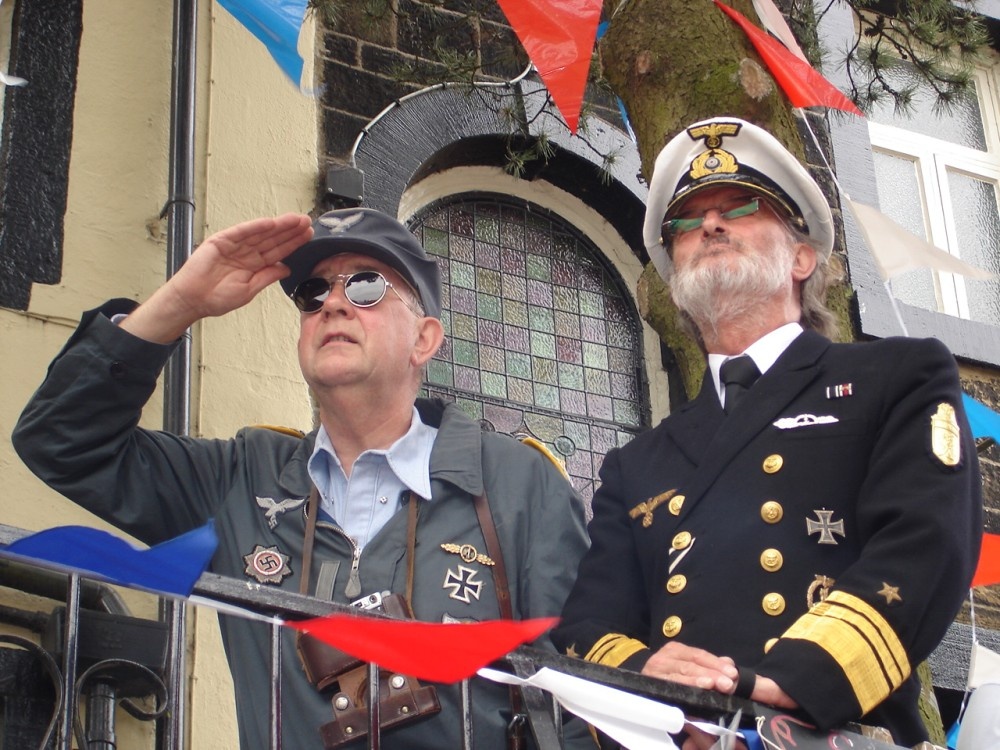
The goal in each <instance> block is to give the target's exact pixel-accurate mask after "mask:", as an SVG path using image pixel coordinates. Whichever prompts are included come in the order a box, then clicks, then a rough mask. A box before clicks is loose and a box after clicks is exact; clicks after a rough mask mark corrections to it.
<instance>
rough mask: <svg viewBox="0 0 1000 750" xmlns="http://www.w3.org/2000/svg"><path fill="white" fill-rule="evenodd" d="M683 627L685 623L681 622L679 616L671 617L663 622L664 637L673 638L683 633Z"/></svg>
mask: <svg viewBox="0 0 1000 750" xmlns="http://www.w3.org/2000/svg"><path fill="white" fill-rule="evenodd" d="M683 625H684V623H683V622H681V618H679V617H678V616H677V615H671V616H670V617H668V618H667V619H666V620H664V621H663V635H665V636H667V638H673V637H674V636H675V635H677V634H678V633H679V632H681V627H682V626H683Z"/></svg>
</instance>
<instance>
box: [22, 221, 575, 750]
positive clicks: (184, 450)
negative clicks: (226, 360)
mask: <svg viewBox="0 0 1000 750" xmlns="http://www.w3.org/2000/svg"><path fill="white" fill-rule="evenodd" d="M279 280H280V282H281V285H282V287H283V288H284V290H285V292H286V293H287V294H288V295H289V296H290V297H291V298H292V301H294V303H295V305H296V306H297V307H298V309H299V311H300V312H301V318H300V326H299V337H298V355H299V364H300V366H301V369H302V373H303V376H304V378H305V380H306V382H307V383H308V384H309V386H310V388H311V390H312V392H313V394H314V395H315V399H316V402H317V404H318V407H319V425H318V427H317V429H315V430H313V431H312V432H310V433H309V434H308V435H304V436H303V435H301V434H289V433H287V432H282V431H275V430H272V429H259V428H247V429H244V430H241V431H240V432H239V433H238V434H237V435H236V436H235V437H234V438H232V439H228V440H208V439H199V438H187V437H179V436H177V435H172V434H169V433H166V432H161V431H156V430H146V429H141V428H139V427H137V424H138V422H139V416H140V413H141V411H142V408H143V405H144V404H145V402H146V400H147V399H148V398H149V396H150V394H152V392H153V390H154V387H155V385H156V380H157V377H158V375H159V372H160V369H161V368H162V367H163V365H164V363H165V362H166V361H167V358H168V356H169V355H170V353H171V352H172V351H173V349H174V347H175V344H176V342H177V340H178V338H179V337H180V336H181V335H182V334H183V333H184V331H185V330H187V328H188V327H189V326H191V325H192V324H193V323H195V322H196V321H197V320H200V319H202V318H205V317H208V316H214V315H223V314H225V313H228V312H229V311H231V310H234V309H236V308H238V307H241V306H242V305H245V304H247V303H248V302H250V300H252V299H253V298H254V297H255V296H256V295H257V294H258V293H259V292H260V291H261V290H263V289H264V288H265V287H266V286H268V285H269V284H272V283H273V282H275V281H279ZM440 318H441V282H440V276H439V272H438V267H437V264H436V262H435V260H434V259H433V258H429V257H428V256H427V254H426V253H425V252H424V249H423V247H421V245H420V243H419V242H417V240H416V238H415V237H414V236H413V235H412V234H411V233H410V232H409V231H408V230H407V229H406V227H404V226H403V225H402V224H400V223H399V222H398V221H396V220H395V219H393V218H392V217H390V216H387V215H385V214H383V213H380V212H378V211H374V210H371V209H366V208H362V209H345V210H339V211H330V212H328V213H325V214H323V215H322V216H320V217H319V218H318V219H317V220H316V221H315V222H313V224H312V227H310V220H309V217H308V216H304V215H299V214H286V215H284V216H280V217H277V218H273V219H257V220H254V221H249V222H245V223H243V224H238V225H236V226H234V227H230V228H228V229H224V230H222V231H220V232H218V233H216V234H214V235H212V236H210V237H208V238H207V239H206V240H205V241H204V242H203V243H202V245H201V246H200V247H199V248H198V249H197V250H196V251H195V252H194V253H193V254H192V256H191V258H190V259H189V260H188V261H187V262H186V263H185V264H184V266H183V267H182V268H181V269H180V270H179V271H178V273H176V274H175V275H174V276H173V277H172V278H171V279H170V280H169V281H167V282H166V284H164V285H163V286H161V287H160V288H159V289H158V290H157V291H156V292H154V294H153V295H152V296H151V297H150V298H149V299H148V300H147V301H146V302H144V303H143V304H142V305H139V306H138V307H137V306H136V305H135V303H134V302H131V301H129V300H113V301H111V302H108V303H107V304H105V305H104V306H102V307H101V308H99V309H97V310H93V311H90V312H88V313H86V314H85V315H84V317H83V320H82V321H81V323H80V327H79V328H78V329H77V331H76V333H74V335H73V336H72V338H71V339H70V341H69V343H67V345H66V347H65V348H64V349H63V351H62V352H61V353H60V354H59V356H58V357H57V358H56V359H55V361H54V362H53V363H52V365H51V367H50V368H49V371H48V374H47V376H46V378H45V381H44V382H43V383H42V385H41V387H40V388H39V390H38V391H37V392H36V393H35V395H34V396H33V397H32V399H31V402H30V403H29V404H28V406H27V407H26V408H25V411H24V413H23V414H22V416H21V419H20V421H19V422H18V425H17V428H16V429H15V432H14V436H13V442H14V446H15V448H16V449H17V451H18V453H19V454H20V455H21V457H22V458H23V459H24V461H25V463H26V464H27V465H28V466H29V467H30V468H31V469H32V470H33V471H34V472H35V473H36V474H37V475H38V476H39V477H41V478H42V479H43V480H44V481H45V482H47V483H48V484H49V485H50V486H52V487H53V488H55V489H57V490H59V491H60V492H62V493H63V494H65V495H66V496H67V497H69V498H70V499H71V500H73V501H75V502H77V503H79V504H80V505H82V506H84V507H86V508H88V509H89V510H91V511H92V512H94V513H96V514H97V515H98V516H101V517H102V518H105V519H107V520H108V521H109V522H111V523H114V524H116V525H117V526H119V527H120V528H122V529H125V530H127V531H128V532H130V533H132V534H133V535H135V536H136V537H138V538H139V539H142V540H143V541H145V542H148V543H150V544H152V543H157V542H161V541H164V540H166V539H169V538H171V537H173V536H176V535H178V534H181V533H183V532H185V531H188V530H190V529H191V528H193V527H196V526H199V525H202V524H204V523H206V522H207V521H208V520H209V519H210V518H214V519H215V528H216V531H217V533H218V536H219V548H218V550H217V551H216V554H215V557H214V558H213V561H212V570H213V571H214V572H217V573H220V574H223V575H227V576H233V577H235V578H239V579H243V580H245V581H246V582H247V583H248V584H251V585H259V586H261V587H264V588H269V587H273V588H280V589H283V590H287V591H292V592H298V591H301V592H302V593H306V594H310V595H313V596H316V597H319V598H322V599H327V600H331V601H335V602H339V603H345V604H346V603H350V602H355V601H357V602H358V603H368V602H373V603H374V602H377V601H379V600H380V598H381V597H382V594H383V593H392V594H396V595H402V596H405V597H406V599H407V600H408V604H409V606H410V608H411V609H412V613H413V615H414V616H415V617H416V618H417V619H421V620H427V621H432V622H470V621H477V620H486V619H498V618H500V617H514V618H528V617H543V616H553V615H556V614H558V612H559V611H560V609H561V607H562V605H563V603H564V601H565V598H566V595H567V593H568V592H569V589H570V586H571V584H572V581H573V576H574V575H575V573H576V568H577V563H578V562H579V559H580V557H581V555H582V554H583V551H584V549H585V548H586V544H587V542H586V533H585V530H584V523H583V507H582V503H581V502H580V500H579V498H578V497H577V496H576V495H575V493H574V492H573V489H572V487H571V486H570V484H569V483H568V482H567V481H566V480H565V479H564V478H563V476H561V475H560V473H559V471H558V470H557V468H556V467H555V466H554V465H553V463H552V462H550V461H549V460H547V459H546V458H545V457H544V456H543V455H542V454H541V453H539V452H538V451H536V450H533V449H531V448H528V447H526V446H524V445H521V444H519V443H518V442H517V441H515V440H513V439H512V438H510V437H507V436H504V435H497V434H495V433H483V432H482V431H481V429H480V426H479V424H478V423H476V422H474V421H472V420H471V419H469V418H468V417H466V416H465V415H464V414H463V412H462V411H461V409H460V408H459V407H458V406H457V405H456V404H445V403H443V402H441V401H432V400H427V399H418V398H417V395H418V392H419V390H420V385H421V381H422V374H423V369H424V366H425V365H426V363H427V362H428V361H429V360H430V359H431V357H432V356H433V355H434V353H435V352H436V351H437V349H438V347H439V346H440V345H441V342H442V338H443V335H444V332H443V327H442V324H441V320H440ZM501 594H502V596H501ZM404 613H405V609H402V610H400V608H399V607H398V606H397V607H396V611H392V610H390V614H397V615H398V614H404ZM221 625H222V633H223V639H224V641H225V645H226V650H227V654H228V656H229V662H230V668H231V670H232V672H233V681H234V683H235V686H236V706H237V712H238V715H239V725H240V739H241V745H242V747H244V748H246V749H247V750H259V748H263V747H267V746H268V744H269V742H268V739H269V736H268V733H269V725H268V701H269V690H268V688H269V684H270V677H271V675H270V669H269V664H270V658H269V656H270V645H269V632H268V628H267V627H266V626H264V625H262V624H260V623H255V622H250V621H248V620H245V619H242V618H234V617H224V618H222V619H221ZM538 645H540V646H542V647H546V646H547V647H548V648H551V644H550V643H549V642H548V639H547V638H546V639H543V641H542V642H541V643H539V644H538ZM283 651H284V653H283V656H282V663H283V665H284V673H283V683H282V709H281V717H280V718H281V733H282V736H281V744H282V746H283V747H285V748H292V749H294V750H299V749H300V748H317V749H318V748H338V747H341V746H342V745H343V744H345V742H346V741H347V740H351V739H352V738H356V739H355V744H353V745H352V746H353V747H359V746H362V742H361V741H360V740H361V738H362V736H363V735H364V733H365V731H366V727H367V710H365V708H364V706H361V705H359V703H360V702H359V701H358V700H357V698H358V696H359V695H362V696H364V695H366V689H365V688H364V685H363V684H362V683H361V680H363V678H364V673H365V667H364V666H363V665H360V666H359V665H358V664H357V663H354V664H350V663H349V662H350V660H349V659H348V658H346V656H345V655H343V654H340V655H339V656H338V655H337V654H330V653H328V652H326V651H322V650H321V651H319V652H317V651H315V650H310V651H309V653H310V654H313V656H314V658H310V659H306V660H304V661H306V664H305V666H306V667H308V668H309V677H310V680H307V679H306V672H304V671H303V666H302V665H300V664H299V659H298V656H297V653H296V648H295V643H294V640H293V636H292V635H290V634H289V633H286V634H285V635H284V636H283ZM359 670H360V671H359ZM310 681H311V682H312V683H314V684H316V685H318V687H314V684H310ZM387 682H388V684H387V685H386V686H384V687H383V690H382V694H381V697H382V699H383V700H384V701H385V704H384V705H382V706H380V709H381V710H380V713H381V717H382V720H383V722H386V723H387V724H392V725H395V726H394V728H392V729H391V730H388V731H387V732H386V734H385V736H384V737H383V738H382V745H381V747H384V748H387V750H388V749H390V748H401V749H405V750H421V749H422V750H438V749H439V748H458V747H460V746H461V744H462V733H461V727H462V724H461V711H460V700H459V690H458V686H457V685H449V686H444V685H439V686H437V689H436V698H437V702H438V704H439V707H438V705H436V704H435V702H434V698H435V695H434V694H433V692H432V691H433V686H426V685H414V684H412V683H411V682H408V681H407V680H406V679H405V676H394V678H389V679H388V680H387ZM519 708H520V706H519V705H518V704H517V700H516V697H514V698H512V694H511V693H510V692H509V691H508V690H507V689H506V688H505V687H502V686H500V685H496V684H494V683H489V682H487V681H485V680H474V681H473V683H472V710H471V713H472V721H473V728H474V738H475V743H476V747H477V748H483V749H485V750H504V749H505V748H507V747H508V746H509V745H508V725H510V724H511V723H512V716H511V712H512V711H513V710H515V709H519ZM435 709H437V710H435ZM399 721H403V722H404V723H402V724H401V725H396V724H397V722H399ZM513 724H514V727H513V728H514V729H518V728H520V729H521V730H523V726H524V723H523V721H520V722H513ZM577 724H578V725H579V727H578V729H577V731H576V733H575V734H573V732H572V731H568V733H567V737H569V736H570V735H573V739H568V746H571V747H578V748H579V747H593V743H592V742H591V740H590V737H589V735H588V734H587V733H586V731H585V727H583V726H582V723H579V722H577ZM514 739H518V737H515V738H514ZM514 746H518V745H514ZM530 746H531V744H529V745H528V747H530ZM518 747H525V746H523V745H520V746H518Z"/></svg>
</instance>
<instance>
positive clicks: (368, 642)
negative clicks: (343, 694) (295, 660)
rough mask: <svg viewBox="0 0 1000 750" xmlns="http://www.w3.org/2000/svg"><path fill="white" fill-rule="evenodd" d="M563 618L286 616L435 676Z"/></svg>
mask: <svg viewBox="0 0 1000 750" xmlns="http://www.w3.org/2000/svg"><path fill="white" fill-rule="evenodd" d="M557 622H559V620H558V618H555V617H543V618H537V619H534V620H487V621H485V622H473V623H444V624H442V623H432V622H420V621H418V620H388V619H381V618H375V617H364V616H362V615H329V616H327V617H317V618H313V619H311V620H298V621H292V620H286V621H285V625H287V626H288V627H291V628H295V629H296V630H301V631H303V632H305V633H309V635H311V636H313V637H315V638H319V639H320V640H321V641H323V642H324V643H327V644H329V645H331V646H333V647H334V648H339V649H340V650H341V651H345V652H347V653H348V654H350V655H351V656H354V657H356V658H358V659H361V660H362V661H367V662H374V663H375V664H378V665H379V666H381V667H384V668H385V669H388V670H391V671H393V672H399V673H402V674H406V675H410V676H412V677H416V678H418V679H421V680H429V681H430V682H445V683H450V682H458V681H459V680H464V679H465V678H466V677H471V676H472V675H474V674H475V673H476V670H478V669H479V668H481V667H483V666H485V665H487V664H489V663H490V662H491V661H493V660H494V659H499V658H500V657H501V656H503V655H505V654H507V653H509V652H510V651H512V650H513V649H515V648H517V647H518V646H520V645H521V644H522V643H528V642H529V641H533V640H535V639H536V638H537V637H538V636H540V635H541V634H542V633H544V632H545V631H546V630H548V629H549V628H551V627H553V626H554V625H555V624H556V623H557Z"/></svg>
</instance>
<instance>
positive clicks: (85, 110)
mask: <svg viewBox="0 0 1000 750" xmlns="http://www.w3.org/2000/svg"><path fill="white" fill-rule="evenodd" d="M172 23H173V20H172V7H171V4H170V3H160V2H153V1H152V0H143V1H140V2H136V1H135V0H102V2H100V3H84V19H83V27H84V33H83V38H82V44H81V49H80V63H79V77H78V88H77V94H76V102H75V109H74V129H73V149H72V156H71V164H70V185H69V201H68V207H67V212H66V221H65V244H64V262H63V275H62V281H61V282H60V283H59V284H57V285H53V286H44V285H35V287H34V288H33V290H32V298H31V305H30V308H29V310H28V311H27V312H26V313H25V312H19V311H13V310H6V309H0V341H2V342H3V343H2V349H3V356H0V434H2V435H3V438H2V440H0V476H2V477H3V480H4V483H5V485H6V487H5V489H6V492H4V493H3V496H2V497H0V523H4V524H9V525H13V526H18V527H22V528H25V529H41V528H47V527H51V526H57V525H65V524H76V523H83V524H91V525H97V526H99V527H103V528H107V527H106V526H103V525H102V524H101V523H100V522H98V521H97V520H96V519H95V518H94V517H93V516H91V515H90V514H88V513H86V512H84V511H82V510H80V509H79V508H77V507H76V506H74V505H73V504H71V503H69V502H68V501H66V500H65V499H63V498H62V497H60V496H58V495H56V494H55V493H53V492H51V491H50V490H48V489H47V488H46V487H44V486H43V485H42V484H41V483H40V482H39V481H38V480H36V479H35V478H34V477H33V476H31V475H30V473H29V472H28V471H27V470H26V469H25V468H24V467H23V466H22V465H21V463H20V461H19V459H18V458H17V456H16V455H15V454H14V453H13V450H12V448H11V445H10V440H9V435H10V432H11V430H12V428H13V425H14V422H15V421H16V419H17V415H18V414H19V413H20V410H21V408H22V407H23V406H24V404H25V402H26V401H27V399H28V398H29V396H30V394H31V392H32V391H33V390H34V388H35V387H36V386H37V385H38V384H39V383H40V382H41V380H42V378H43V376H44V373H45V369H46V367H47V366H48V363H49V361H50V360H51V359H52V357H53V356H55V354H56V353H57V352H58V351H59V349H60V347H61V346H62V345H63V343H64V342H65V340H66V338H67V337H68V336H69V335H70V333H71V332H72V331H73V329H74V327H75V325H76V322H77V321H78V320H79V317H80V314H81V312H82V311H83V310H86V309H89V308H92V307H95V306H97V305H98V304H100V303H101V302H103V301H104V300H106V299H108V298H111V297H130V298H133V299H137V300H141V299H144V298H145V297H146V296H148V295H149V293H150V292H151V291H152V290H153V289H155V288H156V287H157V286H158V285H159V284H160V283H161V282H162V279H163V276H164V269H165V263H166V261H165V250H166V248H165V240H164V237H163V233H164V231H165V228H166V227H165V223H164V222H162V221H160V220H159V219H158V215H159V213H160V210H161V208H162V206H163V204H164V202H165V200H166V194H167V179H168V168H169V167H168V149H169V139H168V137H169V127H170V124H169V115H170V72H171V31H172ZM0 33H7V32H6V31H5V30H3V29H0ZM198 36H199V44H198V79H197V82H198V94H197V133H198V134H197V141H196V143H197V145H196V152H195V153H196V162H197V164H196V180H197V186H196V196H195V198H196V205H197V213H196V217H197V218H196V227H195V237H196V240H199V239H200V238H201V237H203V236H205V235H206V234H207V233H210V232H212V231H215V230H218V229H221V228H224V227H226V226H228V225H230V224H232V223H236V222H238V221H241V220H244V219H249V218H254V217H256V216H263V215H273V214H276V213H283V212H285V211H310V210H311V209H312V208H313V199H314V196H315V193H316V184H317V180H318V175H319V166H318V156H317V137H318V136H317V122H318V119H317V112H316V108H317V103H316V100H315V99H314V98H311V97H310V96H307V95H303V94H301V93H300V92H299V91H298V90H297V88H296V87H295V86H294V85H293V84H291V83H290V82H289V81H288V80H287V78H285V77H284V74H283V73H281V71H280V70H279V69H278V67H277V65H276V64H275V63H274V62H273V61H272V59H271V58H270V56H269V55H268V54H267V52H266V50H265V49H264V47H263V46H262V45H261V44H260V43H259V42H257V40H256V39H254V38H253V37H252V36H251V35H250V34H249V33H248V32H247V31H246V30H245V29H244V28H243V27H242V26H240V25H239V24H238V23H237V22H236V21H235V20H234V19H233V18H232V17H231V16H230V15H229V14H228V13H227V12H226V11H225V10H223V9H222V8H221V7H219V6H218V5H216V4H215V3H212V2H210V0H202V2H200V3H199V18H198ZM313 37H314V33H313V29H312V24H311V22H309V21H307V24H306V28H305V29H304V31H303V34H302V38H301V40H300V52H302V54H303V57H304V58H305V59H306V60H307V65H308V64H309V62H308V61H310V60H311V58H312V55H313ZM307 80H308V79H307ZM29 85H30V83H29ZM296 330H297V314H296V313H294V311H293V309H292V308H291V305H290V304H289V303H288V302H287V301H286V300H285V299H284V298H283V297H282V296H281V295H280V294H279V292H278V291H277V290H268V291H267V292H265V293H264V295H262V297H261V298H260V299H258V300H256V301H255V302H254V303H252V304H251V305H250V306H248V307H247V308H245V309H243V310H241V311H239V312H237V313H234V314H233V315H231V316H228V317H226V318H223V319H215V320H210V321H205V322H204V323H203V324H201V325H199V326H198V327H197V329H196V330H195V332H194V334H195V339H194V346H193V352H194V388H195V390H194V392H193V394H192V397H193V411H192V424H193V431H194V432H195V433H196V434H204V435H208V436H213V437H215V436H228V435H231V434H232V433H233V432H234V431H235V430H236V429H238V428H239V427H240V426H243V425H245V424H252V423H259V422H268V423H280V424H291V425H296V426H300V427H308V426H309V423H310V419H311V417H310V407H309V401H308V396H307V393H306V390H305V386H304V385H303V383H302V380H301V377H300V376H299V372H298V365H297V362H296V358H295V334H296ZM14 354H16V356H12V355H14ZM161 410H162V401H161V397H160V394H159V393H158V394H157V395H156V397H154V399H153V401H152V402H151V403H150V405H149V406H148V408H147V410H146V413H145V415H144V419H143V422H144V424H145V425H147V426H151V427H155V426H158V425H159V423H160V418H161V417H160V415H161ZM124 593H125V595H126V597H127V601H128V604H129V606H130V607H131V608H132V611H133V613H134V614H137V615H141V616H148V617H155V616H156V602H155V598H154V597H151V596H147V595H143V594H135V593H133V592H124ZM0 603H4V604H7V605H9V606H18V607H21V608H29V609H30V608H37V609H47V608H49V607H51V606H52V602H50V601H47V600H41V599H36V598H35V597H26V596H24V595H22V594H19V593H12V592H10V591H7V590H4V589H2V588H0ZM188 622H189V638H190V643H189V667H190V669H191V679H190V682H189V694H190V700H189V703H188V719H189V728H188V732H189V736H188V739H187V746H189V747H196V748H203V747H211V748H218V749H220V750H222V749H225V748H236V747H237V746H238V743H237V738H236V729H235V726H236V725H235V717H234V712H233V701H232V683H231V680H230V678H229V672H228V668H227V666H226V662H225V658H224V655H223V654H222V651H221V646H220V640H219V634H218V627H217V622H216V616H215V613H214V612H213V611H212V610H209V609H203V608H200V607H189V618H188ZM7 630H10V631H11V632H18V631H14V630H13V629H11V628H8V627H6V626H4V625H3V624H0V632H6V631H7ZM20 632H22V633H23V631H20ZM119 713H120V714H121V719H120V721H119V726H118V731H119V742H120V746H121V747H152V739H151V738H152V732H151V727H150V726H149V725H145V724H140V723H138V722H136V721H135V720H133V719H131V718H129V717H128V716H126V715H125V714H123V713H121V712H119Z"/></svg>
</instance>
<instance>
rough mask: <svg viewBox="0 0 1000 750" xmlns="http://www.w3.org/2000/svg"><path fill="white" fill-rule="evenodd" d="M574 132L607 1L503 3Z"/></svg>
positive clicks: (506, 0) (501, 0) (505, 0)
mask: <svg viewBox="0 0 1000 750" xmlns="http://www.w3.org/2000/svg"><path fill="white" fill-rule="evenodd" d="M499 4H500V8H501V10H503V12H504V15H505V16H507V20H508V21H509V22H510V25H511V28H512V29H514V33H515V34H517V38H518V39H520V40H521V45H522V46H523V47H524V51H525V52H527V53H528V58H529V59H530V60H531V63H532V65H534V66H535V69H536V70H537V71H538V75H540V76H541V77H542V81H543V82H544V83H545V86H546V87H547V88H548V90H549V93H550V94H551V95H552V99H553V101H554V102H555V103H556V106H557V107H558V108H559V111H560V112H561V113H562V116H563V118H564V119H565V120H566V126H567V127H568V128H569V131H570V132H571V133H576V129H577V126H578V124H579V121H580V107H581V106H582V104H583V91H584V88H586V85H587V73H588V72H589V71H590V57H591V54H592V53H593V51H594V40H595V38H596V36H597V24H598V22H599V21H600V20H601V4H602V3H601V0H499Z"/></svg>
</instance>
